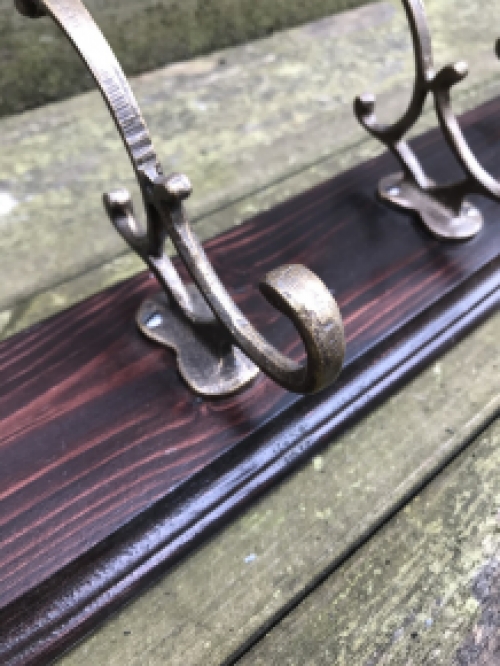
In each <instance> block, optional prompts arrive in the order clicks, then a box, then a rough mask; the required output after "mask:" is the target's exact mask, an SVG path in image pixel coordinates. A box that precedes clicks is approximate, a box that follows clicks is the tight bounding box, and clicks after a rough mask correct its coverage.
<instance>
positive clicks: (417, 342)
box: [0, 258, 500, 666]
mask: <svg viewBox="0 0 500 666" xmlns="http://www.w3.org/2000/svg"><path fill="white" fill-rule="evenodd" d="M499 303H500V258H499V259H497V260H495V261H494V262H491V263H490V264H489V265H488V266H486V267H485V268H483V269H482V270H481V271H480V272H479V273H478V274H476V275H475V276H472V277H471V278H469V279H468V280H467V282H466V283H465V284H463V285H462V286H461V287H459V288H456V289H455V290H454V291H452V292H451V293H449V294H447V295H444V296H443V297H442V298H441V299H440V301H438V302H437V303H436V304H435V305H434V306H433V307H432V308H430V309H429V310H428V311H426V312H424V313H423V314H421V315H420V316H419V317H417V318H416V319H415V320H413V321H411V322H408V323H407V324H406V325H404V326H403V327H402V328H401V329H400V330H399V332H398V333H396V334H394V335H393V336H392V338H391V339H389V340H386V341H385V342H384V343H383V344H381V345H379V346H378V347H376V348H374V349H372V350H371V352H369V353H368V354H367V355H365V356H363V357H362V358H358V359H357V360H354V361H353V362H352V363H351V364H350V365H349V367H348V368H347V369H346V372H345V374H344V376H343V378H342V381H341V382H340V384H339V385H337V386H336V387H335V388H334V389H331V390H329V391H326V392H323V393H322V394H319V395H317V396H312V397H309V398H306V399H303V400H301V401H300V402H299V403H298V404H295V405H293V406H292V407H291V408H290V409H288V410H287V411H285V412H284V413H283V414H281V415H280V416H278V417H277V418H276V419H275V420H273V421H271V422H270V423H268V424H266V425H265V426H263V427H262V428H261V429H260V430H259V431H258V432H257V433H256V434H255V435H253V436H252V437H251V438H248V439H247V440H246V441H242V442H240V443H239V444H238V445H236V446H235V447H234V448H233V449H232V450H231V451H229V452H228V453H226V454H224V455H223V456H221V457H220V458H219V459H218V460H217V461H215V462H214V463H212V464H211V465H209V466H208V467H207V468H206V469H205V470H203V471H202V472H200V473H199V474H197V475H195V476H194V477H193V478H192V479H190V480H189V481H188V482H187V483H186V484H184V485H183V486H181V487H180V488H179V489H178V490H176V491H173V492H172V493H170V494H169V495H168V496H166V497H165V498H163V499H162V500H161V501H159V502H158V503H156V504H154V505H153V506H152V507H150V508H149V509H148V510H146V511H145V512H143V513H142V514H141V515H140V516H138V517H137V518H135V519H134V520H133V521H131V522H130V523H129V524H128V525H126V526H125V527H123V528H122V529H120V530H118V531H117V532H116V533H114V534H113V535H111V536H110V537H108V539H106V540H105V541H103V542H102V543H101V544H99V545H98V546H96V547H95V548H93V549H92V550H90V551H89V552H88V553H87V554H85V555H84V556H82V557H81V558H79V559H78V560H76V561H75V562H73V563H72V564H70V565H68V566H67V567H65V568H64V569H63V570H61V571H60V572H59V573H58V574H56V575H55V576H53V577H52V578H51V579H49V580H48V581H47V582H45V583H43V584H42V585H40V586H39V587H37V588H36V589H34V590H32V591H30V592H29V593H27V594H26V595H24V596H23V597H21V598H20V599H18V600H16V601H15V602H13V603H12V604H10V605H8V606H7V607H6V608H4V609H3V610H2V611H0V645H3V646H4V649H3V650H2V652H3V655H4V657H3V658H4V659H5V660H6V661H5V662H4V663H5V664H6V665H7V666H20V665H21V664H22V665H31V664H36V665H37V666H42V665H44V664H48V663H50V662H51V661H52V660H54V659H56V658H57V657H59V656H60V655H61V654H62V653H63V652H64V651H65V650H67V649H69V648H71V647H72V646H73V645H74V644H75V643H76V642H77V641H78V640H80V639H81V638H83V637H84V636H85V635H86V634H87V633H89V632H91V631H92V630H94V629H95V628H96V626H97V625H98V624H99V623H101V622H103V621H104V620H105V619H107V618H108V617H109V616H110V615H111V614H112V613H114V612H116V611H117V610H118V609H119V608H120V607H122V606H123V605H124V604H125V603H127V602H128V601H130V600H131V599H132V598H133V597H134V595H136V594H138V593H140V592H141V591H143V590H144V589H145V588H146V587H147V586H149V585H150V584H152V583H153V582H154V581H155V579H157V578H158V577H159V576H161V575H162V574H164V573H165V572H166V571H167V569H168V568H169V567H171V566H172V565H173V564H174V563H175V562H177V561H178V560H179V559H180V558H181V557H182V556H183V555H185V554H186V553H187V552H188V551H189V550H191V549H192V548H194V547H195V546H196V545H198V544H199V543H201V541H202V540H203V539H205V538H207V537H209V536H211V535H212V534H213V533H214V532H215V531H216V530H218V529H220V528H221V527H222V526H223V525H224V524H225V523H226V522H227V521H228V520H229V519H230V518H232V517H234V515H236V513H237V512H239V511H241V510H242V509H243V508H245V507H246V506H248V505H249V503H250V502H251V501H252V500H254V499H255V498H257V497H258V496H259V495H261V494H262V493H263V492H265V491H266V490H268V489H269V488H271V486H272V485H273V484H274V483H276V482H277V481H278V480H280V479H282V478H283V477H284V476H285V475H286V474H288V473H290V472H291V471H292V470H293V469H295V468H296V467H297V466H298V465H300V464H301V463H302V462H303V461H304V460H305V459H307V458H308V457H309V456H310V455H311V454H312V453H313V452H315V451H316V450H317V449H318V448H320V447H321V446H322V445H325V444H328V443H329V442H331V440H332V437H333V436H335V435H337V434H338V433H339V432H340V431H341V430H342V429H344V428H346V427H347V426H349V425H351V424H352V423H353V422H354V421H355V420H356V419H358V418H360V417H361V416H362V415H363V414H365V413H366V411H367V410H368V409H369V408H370V409H371V408H373V407H374V406H375V405H377V404H379V403H380V402H381V401H382V400H384V399H386V398H387V397H388V396H389V395H390V394H391V393H392V392H394V390H395V389H397V388H398V387H399V386H400V385H401V384H402V383H404V382H406V381H408V380H409V379H410V378H411V377H412V376H414V375H415V374H416V373H417V371H419V370H420V369H422V368H423V367H424V366H425V365H427V364H428V363H429V362H431V361H432V360H433V359H434V358H435V357H436V356H438V355H439V354H440V353H442V352H443V351H445V350H446V349H448V348H450V347H451V346H452V345H453V344H455V343H456V342H457V340H458V339H459V338H460V337H463V336H464V335H465V334H466V333H467V332H468V331H469V330H470V329H471V328H472V327H473V326H475V325H477V324H478V323H480V322H481V321H482V320H484V319H485V318H486V317H487V316H488V314H490V313H491V312H492V311H493V310H494V309H495V308H496V307H497V306H498V305H499ZM306 415H307V426H308V427H307V430H306V431H304V424H305V423H306V420H305V416H306ZM488 424H489V422H488V423H484V424H482V427H486V426H487V425H488ZM283 442H286V443H287V444H286V446H284V445H283ZM463 445H465V444H463ZM462 448H463V446H462ZM459 452H460V451H459V450H457V451H455V452H452V453H451V454H448V455H446V457H445V458H444V459H442V460H437V461H436V466H435V469H433V470H431V471H430V472H429V474H428V475H427V476H426V477H424V478H421V479H419V481H418V487H417V486H416V487H415V488H412V489H411V490H409V491H408V498H407V499H409V498H410V497H411V496H412V495H413V494H414V493H415V492H418V491H419V490H420V489H421V487H422V486H423V485H425V483H426V482H427V481H428V480H429V479H430V478H432V476H434V475H435V474H436V473H438V472H439V471H440V470H441V469H442V468H443V467H444V466H445V465H446V464H447V463H448V462H449V460H450V458H451V457H453V456H454V455H457V454H458V453H459ZM200 489H201V490H200ZM400 506H401V501H398V502H397V504H394V506H389V507H387V510H386V515H384V517H383V518H382V517H381V518H380V520H378V521H377V522H375V523H374V524H373V525H372V526H371V527H370V529H369V530H368V531H367V532H366V533H365V534H363V535H361V536H360V537H359V538H358V539H357V540H356V542H355V543H353V544H351V545H350V546H349V547H347V548H346V549H345V551H344V553H342V554H340V555H339V557H338V558H337V560H336V564H338V563H339V562H340V561H341V560H343V559H345V558H346V557H348V556H349V554H351V553H352V551H353V550H354V549H356V548H357V547H359V546H360V545H361V544H362V543H364V542H365V541H366V540H367V539H368V538H369V537H370V536H371V535H372V534H373V532H374V531H376V530H377V529H378V528H379V527H380V525H381V524H382V523H383V522H385V520H387V519H388V518H389V517H390V516H392V515H393V514H394V513H395V512H396V511H397V510H398V509H399V508H400ZM336 564H334V565H332V566H336Z"/></svg>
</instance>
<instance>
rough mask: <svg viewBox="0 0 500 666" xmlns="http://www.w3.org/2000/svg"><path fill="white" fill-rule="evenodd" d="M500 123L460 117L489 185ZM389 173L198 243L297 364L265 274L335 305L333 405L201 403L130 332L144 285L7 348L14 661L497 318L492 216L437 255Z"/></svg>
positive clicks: (299, 201) (377, 163)
mask: <svg viewBox="0 0 500 666" xmlns="http://www.w3.org/2000/svg"><path fill="white" fill-rule="evenodd" d="M499 117H500V99H497V100H494V101H493V102H490V103H488V104H486V105H484V106H482V107H480V108H479V109H477V110H475V111H474V112H471V113H469V114H467V115H466V116H464V118H463V119H462V122H463V125H464V127H465V128H466V132H467V135H468V137H469V139H470V142H471V145H472V147H473V149H474V151H475V152H476V154H477V155H479V157H480V159H481V161H482V163H483V164H484V165H485V167H486V168H487V169H489V170H490V171H491V172H492V173H496V172H498V171H500V160H499V158H498V155H497V149H496V145H497V142H498V139H499V136H498V134H500V122H499V121H498V118H499ZM333 129H334V128H332V131H333ZM415 145H416V148H417V150H418V152H419V154H420V155H421V156H422V157H423V161H424V163H425V164H426V165H427V164H428V165H430V166H431V168H430V172H431V176H433V177H435V178H436V179H437V180H439V181H445V180H449V179H451V178H453V177H455V176H457V175H459V174H458V173H457V168H456V166H455V165H454V163H453V160H452V158H451V156H450V155H449V154H448V152H447V151H446V150H445V149H444V147H443V142H442V139H441V138H440V136H439V134H438V133H437V132H431V133H429V134H426V135H425V136H423V137H421V138H420V139H418V140H417V141H416V142H415ZM394 168H395V164H394V161H393V159H392V158H391V157H390V156H387V155H385V156H382V157H380V158H377V159H376V160H373V161H371V162H369V163H366V164H363V165H361V166H359V167H357V168H355V169H353V170H351V171H349V172H347V173H345V174H342V175H341V176H339V177H337V178H335V179H333V180H331V181H329V182H326V183H324V184H323V185H321V186H319V187H316V188H314V189H312V190H311V191H309V192H306V193H305V194H303V195H301V196H299V197H297V198H295V199H293V200H291V201H289V202H287V203H285V204H283V205H281V206H279V207H277V208H275V209H273V210H271V211H269V212H266V213H263V214H261V215H259V216H258V217H256V218H255V219H253V220H251V221H249V222H247V223H246V224H244V225H242V226H241V227H238V228H236V229H234V230H232V231H231V232H229V233H226V234H224V235H222V236H220V237H218V238H216V239H215V240H213V241H211V242H210V243H208V244H207V246H206V247H207V250H208V253H209V256H210V258H211V259H212V261H213V263H214V265H215V267H216V269H217V270H218V272H219V274H220V275H221V277H222V279H223V280H224V282H225V283H226V284H227V285H228V286H229V288H230V291H231V293H232V294H233V296H234V298H235V299H236V301H237V302H238V304H239V305H240V306H241V307H242V309H243V310H244V311H245V312H246V313H248V315H249V318H250V319H251V320H252V321H253V322H254V323H255V324H256V325H257V326H258V328H259V329H260V330H261V331H262V332H263V333H264V334H265V335H266V336H267V337H268V338H269V339H270V340H271V341H272V342H273V343H274V344H276V345H277V346H278V347H279V348H280V349H282V350H283V351H286V352H287V353H289V354H291V355H293V356H294V357H295V358H297V359H299V358H300V356H301V353H302V352H301V345H300V343H299V341H298V340H297V339H296V337H295V335H294V331H293V329H292V327H291V325H290V324H289V322H287V320H286V319H284V318H282V317H281V316H279V315H277V314H276V312H275V311H274V310H272V309H271V308H269V307H268V306H267V304H266V303H265V301H264V300H263V299H262V297H261V296H260V295H259V293H258V291H257V289H256V285H257V283H258V280H259V278H260V277H261V276H262V275H263V274H264V273H265V272H266V271H268V270H270V269H272V268H274V267H277V266H278V265H280V264H283V263H287V262H299V263H304V264H306V265H307V266H309V267H310V268H311V269H312V270H314V271H315V272H317V273H318V275H319V276H320V277H321V278H322V279H323V280H325V282H326V283H327V284H328V286H329V287H330V288H331V289H332V290H333V291H334V292H335V294H336V297H337V299H338V301H339V303H340V306H341V310H342V314H343V316H344V319H345V323H346V332H347V340H348V353H347V363H346V368H345V370H344V372H343V374H342V376H341V380H340V381H339V382H338V383H337V385H336V386H334V387H333V388H331V389H330V390H328V391H326V392H323V393H322V394H319V395H317V396H313V397H307V398H301V397H298V396H294V395H291V394H288V393H286V392H285V391H283V390H282V389H280V388H278V387H277V386H276V385H274V384H273V382H271V381H270V380H267V379H266V378H264V377H262V376H261V377H260V378H259V380H258V381H257V382H256V383H255V384H254V385H253V386H252V387H251V388H250V389H248V390H246V391H245V392H243V393H241V394H239V395H237V396H234V397H232V398H228V399H223V400H214V401H209V400H202V399H200V398H197V397H195V396H193V395H192V394H191V393H190V392H189V391H188V389H187V388H186V387H185V386H184V385H183V383H182V382H181V380H180V379H179V376H178V374H177V371H176V364H175V361H174V357H173V355H171V354H170V353H169V352H168V351H165V350H161V349H160V348H158V347H156V346H154V345H152V344H150V343H148V342H147V341H146V340H145V339H143V338H142V337H141V336H140V335H139V334H138V332H137V330H136V327H135V324H134V315H135V311H136V309H137V307H138V305H139V303H140V302H141V299H142V298H144V297H145V296H147V295H149V294H151V293H152V292H154V291H155V289H156V285H155V282H154V281H153V280H151V279H150V278H149V277H148V275H147V274H143V275H140V276H138V277H136V278H134V279H132V280H129V281H127V282H125V283H123V284H121V285H119V286H117V287H114V288H112V289H109V290H107V291H105V292H103V293H102V294H99V295H97V296H95V297H94V298H91V299H90V300H88V301H86V302H84V303H82V304H80V305H78V306H76V307H74V308H72V309H71V310H69V311H67V312H65V313H63V314H61V315H58V316H56V317H54V318H52V319H50V320H49V321H46V322H44V323H42V324H40V325H38V326H36V327H34V328H32V329H31V330H29V331H27V332H25V333H22V334H21V335H18V336H17V337H15V338H13V339H11V340H8V341H6V342H4V343H3V344H1V345H0V378H1V385H0V456H1V458H0V461H1V462H0V662H1V663H2V664H8V665H9V666H14V665H16V666H17V665H20V664H37V666H40V665H41V664H46V663H48V662H50V661H51V660H52V659H53V658H55V657H56V656H58V655H59V654H60V653H61V652H62V651H63V650H64V649H66V648H67V647H69V646H70V645H72V644H73V643H74V642H75V641H76V640H78V639H79V638H81V637H82V635H84V634H85V633H86V632H88V631H90V630H91V629H92V628H94V627H95V626H96V625H97V624H98V623H99V622H101V621H102V620H103V619H105V618H106V617H107V616H109V615H110V614H111V613H112V612H113V611H114V610H116V609H117V608H118V607H119V606H120V605H121V604H123V603H124V602H126V601H127V600H128V599H130V598H131V597H132V596H133V595H134V594H136V593H137V592H139V591H140V590H141V589H143V588H144V587H145V586H146V585H148V584H149V583H151V581H153V580H154V579H155V578H156V577H158V576H159V575H160V574H161V573H163V572H164V571H166V569H167V568H168V566H170V565H171V564H172V563H173V562H175V561H176V560H177V559H178V558H179V557H181V556H182V555H183V554H185V553H186V552H187V551H188V550H189V549H190V548H192V547H193V546H194V545H195V544H197V543H198V542H199V541H200V540H201V539H202V538H204V537H206V536H207V535H209V534H211V533H213V532H214V530H215V529H217V528H218V527H220V526H221V525H222V524H223V523H224V521H227V520H228V519H229V518H230V517H231V516H233V515H234V513H235V512H236V511H238V510H240V509H241V508H242V507H243V506H244V505H246V504H247V503H248V502H249V501H251V500H252V499H253V498H255V497H256V496H257V495H258V494H259V493H261V492H263V491H264V490H266V489H268V488H269V487H270V486H271V485H272V484H274V483H276V482H277V480H278V479H280V478H281V477H282V476H283V475H284V474H285V473H287V472H289V471H290V470H292V469H293V468H294V467H295V466H297V465H298V464H299V463H300V462H301V461H303V460H304V459H306V457H307V456H309V455H310V454H311V452H312V451H314V450H315V449H317V448H318V447H319V446H321V445H322V444H325V443H328V442H330V441H332V438H333V436H334V435H335V434H336V433H337V432H338V431H339V429H340V428H341V427H345V426H346V424H348V423H351V422H352V420H353V419H354V418H357V417H359V416H360V415H361V414H363V413H364V412H365V411H366V410H367V409H368V408H370V407H372V406H373V405H374V404H375V403H376V402H377V401H378V400H380V399H382V398H384V397H386V396H387V395H388V394H389V392H390V391H391V390H393V389H394V388H395V387H397V386H398V385H400V383H401V382H402V381H403V380H406V379H408V378H409V377H410V376H411V375H412V373H414V372H415V371H416V370H418V369H419V368H421V367H422V366H423V364H425V363H426V362H428V361H429V359H431V358H433V357H435V355H436V354H438V353H439V352H441V351H442V350H444V349H446V348H447V347H448V346H450V345H451V344H453V342H454V341H456V339H457V337H458V336H459V335H461V334H464V333H465V332H466V331H467V330H469V329H470V327H471V326H472V325H474V324H475V323H477V322H478V321H480V320H481V319H482V318H484V317H485V316H486V315H487V314H488V313H490V312H491V311H492V309H493V308H495V307H496V306H497V305H498V303H499V301H500V242H499V239H500V227H499V226H498V225H499V223H500V208H499V207H498V206H497V205H496V204H494V203H492V202H490V201H487V200H485V199H480V200H478V201H477V203H478V205H479V207H480V208H481V210H482V212H483V214H484V216H485V220H486V225H485V229H484V231H483V232H482V233H481V234H480V235H479V236H478V237H477V238H476V239H474V240H473V241H470V242H468V243H462V244H443V243H441V242H439V241H437V240H434V239H433V238H431V237H430V236H428V235H427V234H426V233H425V232H424V231H423V230H421V228H420V226H418V224H417V223H415V222H413V221H412V219H411V218H409V217H407V216H405V215H402V214H399V213H397V212H395V211H391V210H389V209H388V208H386V207H385V206H383V205H382V204H380V203H378V202H377V201H376V199H375V195H374V192H375V190H376V187H377V183H378V180H379V178H380V177H381V176H383V175H387V174H388V173H391V172H392V171H393V170H394ZM103 223H105V222H104V221H103Z"/></svg>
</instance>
